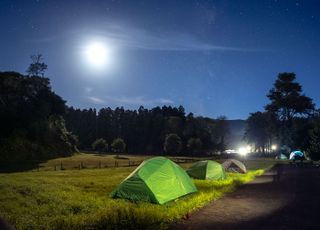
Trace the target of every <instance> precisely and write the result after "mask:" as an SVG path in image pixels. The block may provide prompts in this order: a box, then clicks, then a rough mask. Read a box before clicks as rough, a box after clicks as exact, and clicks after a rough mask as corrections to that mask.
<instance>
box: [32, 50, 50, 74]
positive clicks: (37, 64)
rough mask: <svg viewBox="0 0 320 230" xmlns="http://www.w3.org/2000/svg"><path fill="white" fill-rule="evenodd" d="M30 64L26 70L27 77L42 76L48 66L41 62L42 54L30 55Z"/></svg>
mask: <svg viewBox="0 0 320 230" xmlns="http://www.w3.org/2000/svg"><path fill="white" fill-rule="evenodd" d="M30 58H31V60H32V62H31V64H30V65H29V67H28V69H27V73H28V75H29V76H37V77H39V76H41V77H43V76H44V73H45V71H46V70H47V69H48V65H47V64H46V63H44V62H43V60H44V59H43V57H42V54H36V55H31V57H30Z"/></svg>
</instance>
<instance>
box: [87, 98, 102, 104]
mask: <svg viewBox="0 0 320 230" xmlns="http://www.w3.org/2000/svg"><path fill="white" fill-rule="evenodd" d="M86 98H87V99H88V101H90V102H91V103H93V104H95V105H103V104H105V101H104V100H103V99H101V98H98V97H92V96H87V97H86Z"/></svg>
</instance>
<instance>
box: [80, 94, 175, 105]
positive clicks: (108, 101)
mask: <svg viewBox="0 0 320 230" xmlns="http://www.w3.org/2000/svg"><path fill="white" fill-rule="evenodd" d="M86 99H87V100H88V101H89V102H91V103H93V104H95V105H105V106H109V105H110V106H140V105H143V106H157V105H168V104H174V101H173V100H171V99H168V98H156V99H147V98H145V97H143V96H136V97H126V96H121V97H112V96H104V97H96V96H86Z"/></svg>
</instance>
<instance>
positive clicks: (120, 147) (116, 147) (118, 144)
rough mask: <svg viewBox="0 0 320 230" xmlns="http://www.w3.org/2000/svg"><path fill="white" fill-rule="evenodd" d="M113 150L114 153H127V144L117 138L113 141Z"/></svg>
mask: <svg viewBox="0 0 320 230" xmlns="http://www.w3.org/2000/svg"><path fill="white" fill-rule="evenodd" d="M111 148H112V150H113V151H114V152H116V153H121V152H124V151H125V149H126V143H125V142H124V140H123V139H122V138H117V139H114V140H113V142H112V144H111Z"/></svg>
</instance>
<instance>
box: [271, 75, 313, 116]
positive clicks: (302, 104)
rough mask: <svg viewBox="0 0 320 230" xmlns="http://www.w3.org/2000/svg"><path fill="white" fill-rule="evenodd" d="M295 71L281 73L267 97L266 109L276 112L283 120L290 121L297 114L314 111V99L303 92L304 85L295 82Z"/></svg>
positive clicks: (307, 113)
mask: <svg viewBox="0 0 320 230" xmlns="http://www.w3.org/2000/svg"><path fill="white" fill-rule="evenodd" d="M295 79H296V75H295V73H280V74H279V75H278V79H277V80H276V82H275V83H274V87H273V88H272V89H271V90H270V92H269V94H268V95H267V97H268V98H269V99H270V101H271V102H270V104H268V105H267V106H266V110H267V111H269V112H273V113H276V114H277V116H278V118H279V119H280V120H282V121H290V120H292V118H293V117H295V116H297V115H302V116H303V115H310V114H311V113H312V112H313V111H314V104H313V102H312V99H311V98H309V97H307V96H305V95H304V94H302V86H301V85H300V84H299V83H297V82H295Z"/></svg>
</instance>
